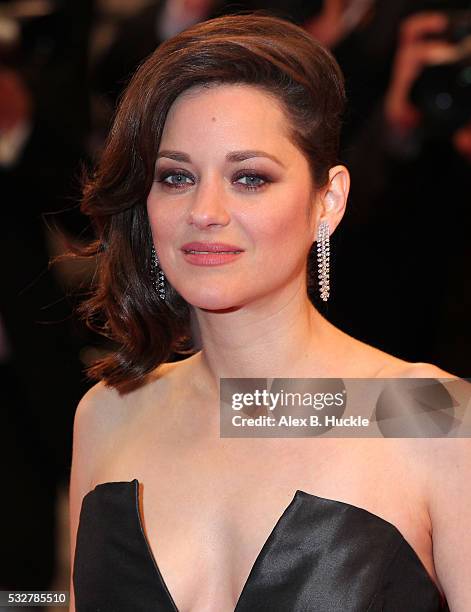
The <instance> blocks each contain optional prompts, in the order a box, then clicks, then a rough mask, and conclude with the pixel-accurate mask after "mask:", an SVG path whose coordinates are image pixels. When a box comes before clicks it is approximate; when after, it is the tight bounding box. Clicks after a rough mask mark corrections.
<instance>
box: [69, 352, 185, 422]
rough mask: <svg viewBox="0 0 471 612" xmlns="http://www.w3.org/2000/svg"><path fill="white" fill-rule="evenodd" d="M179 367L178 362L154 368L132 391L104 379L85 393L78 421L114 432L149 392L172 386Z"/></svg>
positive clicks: (79, 406)
mask: <svg viewBox="0 0 471 612" xmlns="http://www.w3.org/2000/svg"><path fill="white" fill-rule="evenodd" d="M177 369H178V363H163V364H161V365H159V366H158V367H157V368H155V369H154V370H152V371H151V372H150V373H149V374H148V375H147V376H146V378H145V381H144V383H143V384H142V385H141V386H140V387H138V388H137V389H135V390H134V391H130V392H128V393H120V392H119V391H118V390H117V389H116V388H115V387H112V386H110V385H108V384H106V383H105V381H103V380H101V381H99V382H97V383H96V384H94V385H93V386H92V387H90V389H88V391H87V392H86V393H85V394H84V395H83V396H82V398H81V400H80V402H79V403H78V405H77V408H76V413H75V422H76V424H80V425H82V426H83V427H86V428H87V429H88V430H93V431H95V432H97V433H99V432H100V430H105V431H110V429H113V428H115V427H118V426H119V425H121V424H123V422H124V421H126V420H127V419H129V418H131V417H132V415H133V414H136V413H137V412H139V409H140V407H141V406H142V404H143V403H144V402H145V401H146V397H147V396H148V395H149V393H150V392H151V390H152V392H154V391H155V390H157V391H158V393H159V394H160V395H162V394H163V392H164V390H165V389H166V388H167V387H168V386H169V384H171V383H170V381H171V379H172V378H174V376H173V374H174V373H175V371H176V370H177Z"/></svg>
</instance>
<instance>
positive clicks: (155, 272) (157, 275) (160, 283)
mask: <svg viewBox="0 0 471 612" xmlns="http://www.w3.org/2000/svg"><path fill="white" fill-rule="evenodd" d="M151 276H152V280H153V283H154V287H155V288H156V290H157V291H158V293H159V298H160V299H161V300H165V276H164V273H163V272H162V268H161V267H160V262H159V258H158V257H157V253H156V252H155V247H154V245H152V261H151Z"/></svg>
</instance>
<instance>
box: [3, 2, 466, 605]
mask: <svg viewBox="0 0 471 612" xmlns="http://www.w3.org/2000/svg"><path fill="white" fill-rule="evenodd" d="M259 8H263V9H269V10H271V11H272V13H273V14H275V15H278V16H280V17H284V18H287V19H290V20H292V21H294V22H295V23H297V24H299V25H301V26H302V27H304V28H305V29H306V30H307V31H308V32H309V33H310V34H311V35H312V36H313V37H315V38H317V39H318V40H320V41H321V42H322V43H323V44H324V45H326V46H328V47H329V48H330V49H331V50H332V52H333V53H334V55H335V56H336V58H337V60H338V62H339V63H340V65H341V67H342V69H343V71H344V74H345V77H346V83H347V94H348V99H349V104H348V112H347V115H346V117H345V125H344V129H343V134H342V151H341V161H342V163H345V164H346V165H347V166H348V167H349V169H350V171H351V175H352V189H351V196H350V199H349V205H348V210H347V213H346V215H345V217H344V219H343V221H342V223H341V225H340V226H339V228H338V229H337V230H336V231H335V233H334V234H333V236H332V238H331V279H330V280H331V296H330V298H329V302H328V305H327V307H326V306H325V304H324V303H323V302H321V301H320V300H319V302H316V306H318V307H319V309H320V310H321V312H323V313H324V315H325V316H326V317H327V318H328V319H329V320H330V321H332V322H333V323H334V324H335V325H337V326H339V327H340V328H341V329H343V330H344V331H346V332H347V333H349V334H351V335H353V336H355V337H357V338H359V339H361V340H363V341H365V342H367V343H369V344H372V345H374V346H376V347H378V348H380V349H382V350H384V351H387V352H389V353H392V354H394V355H396V356H398V357H401V358H403V359H407V360H410V361H422V362H424V361H425V362H432V363H435V364H437V365H439V366H440V367H442V368H443V369H445V370H448V371H450V372H452V373H453V374H456V375H458V376H462V377H471V365H470V358H469V347H470V346H471V330H470V322H471V316H470V315H471V289H470V263H471V240H470V236H471V218H470V217H471V215H470V210H471V206H470V204H471V201H470V200H471V195H470V194H471V189H470V187H471V172H470V166H471V2H464V1H460V0H456V1H454V0H450V1H445V0H430V1H424V0H421V1H415V0H382V1H381V2H380V1H375V0H325V1H322V0H312V1H308V0H306V1H304V0H303V1H301V0H290V2H288V1H285V0H276V1H273V2H270V1H268V0H267V1H260V2H258V1H256V0H253V1H252V0H247V1H246V2H223V1H221V0H219V1H218V0H216V1H209V0H159V1H155V0H74V1H71V0H0V198H1V211H2V223H1V225H0V227H1V241H0V249H1V250H0V262H1V263H0V265H1V270H2V273H1V277H0V278H1V288H0V383H1V384H0V426H1V431H2V432H3V440H4V442H3V443H2V445H1V451H0V453H1V462H0V465H1V469H2V475H3V487H2V491H3V493H2V496H1V513H2V514H1V516H0V519H1V522H0V541H1V548H0V550H1V557H0V558H1V561H0V564H1V565H0V590H28V589H35V590H68V588H69V572H70V568H69V548H68V547H69V542H68V539H69V534H68V508H67V496H68V481H69V475H70V462H71V447H72V426H73V418H74V412H75V409H76V406H77V403H78V401H79V400H80V398H81V397H82V395H83V394H84V393H85V392H86V390H87V389H88V388H89V387H90V386H91V385H92V383H91V382H90V381H87V379H86V377H85V375H84V373H83V368H84V366H85V365H86V364H88V363H90V362H91V361H93V359H95V358H96V357H97V355H100V354H101V353H102V352H103V351H106V350H107V347H106V346H105V345H104V343H103V341H102V340H101V339H100V338H99V337H96V336H94V334H93V333H92V332H91V331H90V330H88V329H86V328H85V327H84V325H83V324H82V323H81V322H79V321H78V320H77V318H76V317H75V316H74V314H73V311H74V308H75V306H76V305H77V303H78V302H79V301H80V299H81V295H83V293H84V291H85V290H86V288H87V284H88V283H89V282H90V279H91V277H92V274H93V270H91V269H90V268H89V266H87V265H84V264H83V263H81V262H80V261H70V260H69V261H67V262H62V261H59V262H57V263H55V264H54V265H51V263H50V262H51V259H52V258H53V257H55V256H57V255H60V254H61V253H63V252H64V251H65V249H66V240H67V239H68V238H71V239H74V240H75V241H88V240H90V238H92V237H93V232H92V230H91V228H90V226H89V223H88V219H87V218H86V217H85V216H83V215H81V213H80V211H79V204H78V202H79V197H80V180H81V173H82V168H90V167H92V165H93V163H94V161H95V160H96V159H97V158H98V157H99V155H100V151H101V149H102V147H103V142H104V138H105V137H106V134H107V131H108V129H109V127H110V121H111V119H112V116H113V112H114V109H115V105H116V102H117V99H118V97H119V95H120V93H121V92H122V90H123V88H124V87H125V85H126V83H127V81H128V80H129V77H130V76H131V74H132V73H133V71H134V70H135V69H136V67H137V66H138V65H139V64H140V63H141V62H142V60H143V59H145V58H146V57H147V56H148V55H149V54H150V53H151V52H152V51H153V50H154V49H155V48H156V47H157V46H158V45H159V43H160V42H161V41H163V40H165V39H166V38H168V37H170V36H173V35H174V34H176V33H178V32H179V31H181V30H183V29H185V28H187V27H189V26H190V25H192V24H194V23H196V22H198V21H202V20H206V19H209V18H211V17H214V16H217V15H222V14H225V13H232V12H237V11H240V10H244V9H245V10H247V9H249V10H250V9H259ZM174 358H175V359H178V356H174ZM0 609H1V608H0ZM5 609H6V610H7V609H8V610H12V609H13V608H11V607H10V608H5ZM23 609H24V608H23ZM35 609H36V610H38V608H35Z"/></svg>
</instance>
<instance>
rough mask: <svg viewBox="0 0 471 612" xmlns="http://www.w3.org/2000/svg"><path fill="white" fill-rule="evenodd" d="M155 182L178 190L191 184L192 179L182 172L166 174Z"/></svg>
mask: <svg viewBox="0 0 471 612" xmlns="http://www.w3.org/2000/svg"><path fill="white" fill-rule="evenodd" d="M157 182H158V183H163V184H164V185H166V186H168V187H171V188H172V189H180V188H181V187H185V186H186V185H189V184H191V183H192V179H191V177H189V176H187V175H186V174H183V172H171V173H170V172H168V173H166V174H162V175H161V176H159V178H158V179H157Z"/></svg>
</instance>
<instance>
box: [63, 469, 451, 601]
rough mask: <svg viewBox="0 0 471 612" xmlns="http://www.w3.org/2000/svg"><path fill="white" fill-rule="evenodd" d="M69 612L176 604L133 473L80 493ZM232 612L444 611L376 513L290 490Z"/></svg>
mask: <svg viewBox="0 0 471 612" xmlns="http://www.w3.org/2000/svg"><path fill="white" fill-rule="evenodd" d="M73 584H74V592H75V606H76V612H175V611H178V609H177V606H176V604H175V602H174V601H173V598H172V595H171V593H170V592H169V590H168V588H167V586H166V584H165V581H164V578H163V577H162V574H161V573H160V571H159V568H158V566H157V564H156V562H155V559H154V556H153V554H152V551H151V548H150V546H149V543H148V541H147V538H146V536H145V533H144V530H143V527H142V522H141V517H140V513H139V482H138V480H137V479H134V480H132V481H130V482H128V481H123V482H105V483H103V484H99V485H97V486H96V487H95V488H94V489H93V490H92V491H89V492H88V493H87V494H86V495H85V497H84V498H83V501H82V508H81V512H80V520H79V526H78V530H77V542H76V549H75V559H74V566H73ZM234 612H449V608H448V605H447V603H446V601H445V600H444V599H443V597H442V596H441V593H440V591H439V590H438V588H437V586H436V585H435V583H434V582H433V580H432V579H431V578H430V576H429V574H428V572H427V570H426V569H425V567H424V565H423V564H422V562H421V560H420V559H419V557H418V556H417V554H416V553H415V552H414V550H413V548H412V547H411V546H410V545H409V543H408V542H407V541H406V540H405V538H404V537H403V536H402V534H401V533H400V531H399V530H398V529H397V528H396V527H395V526H394V525H393V524H392V523H389V522H388V521H386V520H385V519H382V518H380V517H379V516H377V515H376V514H372V513H371V512H369V511H367V510H365V509H363V508H358V507H357V506H353V505H351V504H347V503H344V502H340V501H336V500H332V499H326V498H324V497H318V496H317V495H312V494H311V493H306V492H304V491H300V490H297V491H296V493H295V494H294V497H293V499H292V500H291V502H290V504H289V505H288V507H287V508H286V509H285V510H284V512H283V513H282V515H281V517H280V518H279V520H278V521H277V523H276V525H275V526H274V527H273V530H272V532H271V533H270V535H269V536H268V538H267V540H266V542H265V544H264V545H263V547H262V549H261V551H260V553H259V555H258V557H257V559H256V561H255V563H254V565H253V567H252V569H251V571H250V574H249V577H248V578H247V581H246V583H245V585H244V588H243V590H242V593H241V595H240V597H239V600H238V602H237V605H236V608H235V611H234Z"/></svg>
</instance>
